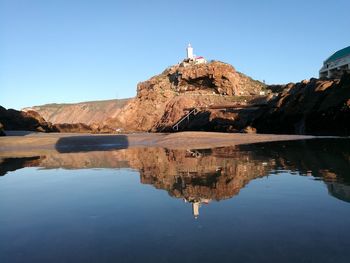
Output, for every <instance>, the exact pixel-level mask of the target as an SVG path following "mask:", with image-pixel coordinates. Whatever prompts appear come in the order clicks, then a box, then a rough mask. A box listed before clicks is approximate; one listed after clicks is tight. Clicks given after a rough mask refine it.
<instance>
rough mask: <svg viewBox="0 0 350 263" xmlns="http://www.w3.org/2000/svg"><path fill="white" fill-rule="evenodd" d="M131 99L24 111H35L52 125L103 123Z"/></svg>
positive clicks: (52, 105)
mask: <svg viewBox="0 0 350 263" xmlns="http://www.w3.org/2000/svg"><path fill="white" fill-rule="evenodd" d="M129 100H130V99H114V100H101V101H87V102H80V103H60V104H57V103H51V104H45V105H39V106H33V107H27V108H24V109H22V110H23V111H29V110H34V111H36V112H38V113H39V114H40V115H41V116H42V117H43V118H44V119H45V120H46V121H48V122H51V123H86V124H92V123H101V122H103V121H105V120H106V119H108V118H114V117H116V116H117V115H118V113H119V112H120V109H121V108H122V107H124V106H125V105H126V104H127V103H128V101H129Z"/></svg>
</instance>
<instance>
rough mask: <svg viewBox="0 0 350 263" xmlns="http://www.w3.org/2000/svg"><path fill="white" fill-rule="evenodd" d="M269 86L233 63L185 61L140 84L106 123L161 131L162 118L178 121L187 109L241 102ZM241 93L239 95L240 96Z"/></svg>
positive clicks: (127, 127) (134, 128)
mask: <svg viewBox="0 0 350 263" xmlns="http://www.w3.org/2000/svg"><path fill="white" fill-rule="evenodd" d="M264 88H265V86H264V84H263V83H260V82H258V81H255V80H253V79H251V78H249V77H247V76H245V75H243V74H242V73H239V72H237V71H236V70H235V69H234V68H233V67H232V66H231V65H229V64H226V63H222V62H218V61H214V62H210V63H207V64H196V65H195V64H190V63H186V62H182V63H180V64H178V65H175V66H172V67H169V68H168V69H166V70H165V71H164V72H163V73H161V74H160V75H157V76H154V77H152V78H151V79H149V80H147V81H144V82H141V83H139V84H138V85H137V96H136V98H135V99H133V100H131V101H130V102H129V103H128V104H127V105H126V106H125V107H124V108H123V109H122V110H121V111H120V113H119V115H118V116H116V117H115V118H110V119H109V120H107V121H106V122H105V123H106V124H107V125H108V126H112V127H116V128H117V127H118V126H119V127H123V128H124V129H125V130H133V131H149V130H152V131H160V130H161V127H162V126H164V124H163V123H162V122H174V121H177V120H178V119H179V118H181V117H182V116H183V115H184V109H185V108H189V107H193V106H199V105H209V104H215V103H232V102H237V101H239V100H240V99H242V98H243V96H251V95H258V94H259V93H260V91H261V90H263V89H264ZM238 95H239V96H238Z"/></svg>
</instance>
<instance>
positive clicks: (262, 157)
mask: <svg viewBox="0 0 350 263" xmlns="http://www.w3.org/2000/svg"><path fill="white" fill-rule="evenodd" d="M27 166H40V167H43V168H47V169H51V168H59V167H61V168H66V169H80V168H132V169H136V170H138V171H139V172H140V180H141V183H144V184H151V185H153V186H154V187H156V188H157V189H163V190H166V191H167V192H168V193H169V195H170V196H173V197H176V198H182V199H185V200H186V201H189V202H192V203H193V204H194V206H193V209H194V211H195V210H198V208H199V205H200V203H203V202H204V203H205V202H210V201H211V200H217V201H218V200H223V199H227V198H231V197H232V196H234V195H236V194H238V193H239V191H240V189H242V188H243V187H245V185H247V184H248V183H249V182H250V181H251V180H253V179H255V178H258V177H262V176H265V175H268V174H269V173H271V172H274V171H276V170H289V171H296V172H298V173H299V174H301V175H313V176H314V177H319V178H322V179H323V180H324V181H325V182H326V184H327V186H328V189H329V193H330V194H331V195H333V196H335V197H336V198H339V199H342V200H345V201H350V198H349V197H350V187H348V186H347V185H349V183H350V174H349V171H350V140H348V139H322V140H306V141H288V142H273V143H259V144H250V145H241V146H236V147H224V148H215V149H207V150H187V151H185V150H170V149H164V148H129V149H121V150H115V151H91V152H88V151H87V152H79V153H61V154H50V155H46V156H45V158H43V157H33V158H26V159H5V160H4V161H2V162H0V168H1V170H0V171H1V173H2V174H5V173H6V172H7V171H12V170H15V169H19V168H21V167H27Z"/></svg>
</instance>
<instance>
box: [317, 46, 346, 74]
mask: <svg viewBox="0 0 350 263" xmlns="http://www.w3.org/2000/svg"><path fill="white" fill-rule="evenodd" d="M344 72H350V46H348V47H346V48H343V49H341V50H338V51H337V52H335V53H334V54H333V55H331V56H330V57H329V58H327V60H325V61H324V62H323V67H322V68H321V69H320V78H335V77H340V76H341V75H342V74H343V73H344Z"/></svg>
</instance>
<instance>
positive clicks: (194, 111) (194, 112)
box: [173, 108, 199, 131]
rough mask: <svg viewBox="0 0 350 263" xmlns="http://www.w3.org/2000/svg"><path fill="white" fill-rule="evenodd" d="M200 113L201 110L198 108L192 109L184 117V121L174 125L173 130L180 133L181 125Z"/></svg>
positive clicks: (181, 120)
mask: <svg viewBox="0 0 350 263" xmlns="http://www.w3.org/2000/svg"><path fill="white" fill-rule="evenodd" d="M198 112H199V110H197V109H196V108H193V109H191V110H190V111H189V112H188V113H187V114H186V115H185V116H184V117H182V119H180V120H179V121H178V122H177V123H175V124H174V125H173V130H174V131H179V125H180V124H181V123H182V122H184V121H185V120H187V122H189V121H190V116H191V115H193V116H195V115H197V113H198Z"/></svg>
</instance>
